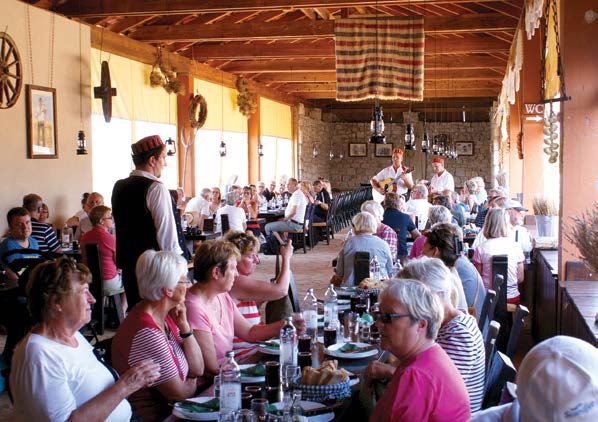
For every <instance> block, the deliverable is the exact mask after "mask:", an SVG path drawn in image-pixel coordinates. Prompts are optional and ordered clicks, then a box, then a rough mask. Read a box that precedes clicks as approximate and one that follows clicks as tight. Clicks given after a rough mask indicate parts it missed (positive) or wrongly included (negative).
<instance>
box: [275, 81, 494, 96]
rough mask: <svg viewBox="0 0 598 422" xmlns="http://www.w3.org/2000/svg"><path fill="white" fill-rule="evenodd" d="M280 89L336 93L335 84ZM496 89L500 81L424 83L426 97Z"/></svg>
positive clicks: (292, 86)
mask: <svg viewBox="0 0 598 422" xmlns="http://www.w3.org/2000/svg"><path fill="white" fill-rule="evenodd" d="M280 89H281V90H283V91H285V92H293V93H297V94H298V93H302V92H326V91H328V92H330V91H335V92H336V83H335V82H320V83H310V84H302V83H289V84H284V85H281V86H280ZM483 89H494V90H495V91H496V93H497V94H498V92H499V91H500V81H499V80H496V81H488V80H479V81H457V80H450V81H426V82H425V83H424V96H428V95H429V94H430V91H453V92H456V91H468V90H483Z"/></svg>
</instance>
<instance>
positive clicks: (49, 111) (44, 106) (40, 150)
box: [25, 85, 58, 158]
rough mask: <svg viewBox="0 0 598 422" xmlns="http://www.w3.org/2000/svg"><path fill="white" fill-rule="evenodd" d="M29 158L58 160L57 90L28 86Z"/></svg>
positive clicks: (26, 99)
mask: <svg viewBox="0 0 598 422" xmlns="http://www.w3.org/2000/svg"><path fill="white" fill-rule="evenodd" d="M26 88H27V95H26V98H25V101H26V110H27V157H28V158H58V138H57V135H56V134H57V133H58V132H57V128H56V120H57V119H56V90H55V89H54V88H46V87H43V86H36V85H26Z"/></svg>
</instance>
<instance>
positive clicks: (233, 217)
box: [216, 205, 247, 232]
mask: <svg viewBox="0 0 598 422" xmlns="http://www.w3.org/2000/svg"><path fill="white" fill-rule="evenodd" d="M222 214H226V215H228V225H229V227H230V229H231V230H234V231H240V232H243V231H245V229H244V228H243V223H245V222H246V221H247V217H245V211H243V208H239V207H235V206H233V205H225V206H223V207H221V208H218V211H216V231H217V232H221V231H222V221H221V218H220V216H221V215H222Z"/></svg>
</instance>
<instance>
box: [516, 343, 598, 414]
mask: <svg viewBox="0 0 598 422" xmlns="http://www.w3.org/2000/svg"><path fill="white" fill-rule="evenodd" d="M517 399H518V401H519V405H520V418H519V420H520V421H530V422H540V421H541V422H549V421H567V422H590V421H592V422H596V421H598V349H596V348H595V347H593V346H592V345H590V344H589V343H586V342H585V341H582V340H579V339H576V338H573V337H567V336H556V337H552V338H550V339H548V340H546V341H543V342H542V343H540V344H538V345H537V346H535V347H534V348H533V349H531V350H530V351H529V353H528V354H527V355H526V356H525V358H524V359H523V361H522V362H521V367H520V369H519V373H518V374H517Z"/></svg>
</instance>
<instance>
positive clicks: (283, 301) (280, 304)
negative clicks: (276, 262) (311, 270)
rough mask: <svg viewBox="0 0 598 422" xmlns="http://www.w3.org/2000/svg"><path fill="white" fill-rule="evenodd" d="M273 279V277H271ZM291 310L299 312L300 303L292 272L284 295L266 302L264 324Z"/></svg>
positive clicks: (286, 314) (278, 318)
mask: <svg viewBox="0 0 598 422" xmlns="http://www.w3.org/2000/svg"><path fill="white" fill-rule="evenodd" d="M278 273H279V268H276V275H275V277H278ZM273 280H275V278H274V279H273ZM291 312H301V305H300V302H299V293H298V292H297V284H296V283H295V277H294V276H293V273H292V272H291V274H290V280H289V290H288V293H287V295H286V296H285V297H282V298H280V299H277V300H271V301H269V302H268V303H266V308H265V319H266V324H269V323H272V322H276V321H280V320H281V319H284V318H285V317H286V316H288V315H290V313H291Z"/></svg>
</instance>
